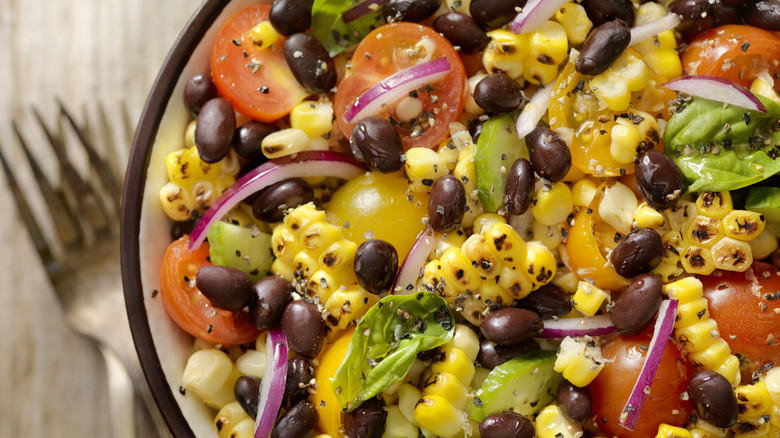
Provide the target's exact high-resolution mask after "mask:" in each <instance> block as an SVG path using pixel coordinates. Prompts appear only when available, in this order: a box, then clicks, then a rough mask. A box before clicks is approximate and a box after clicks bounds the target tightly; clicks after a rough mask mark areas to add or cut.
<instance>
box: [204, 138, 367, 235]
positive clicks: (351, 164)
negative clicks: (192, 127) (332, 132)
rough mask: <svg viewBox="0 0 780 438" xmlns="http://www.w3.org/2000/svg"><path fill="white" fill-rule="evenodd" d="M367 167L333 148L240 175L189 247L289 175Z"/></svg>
mask: <svg viewBox="0 0 780 438" xmlns="http://www.w3.org/2000/svg"><path fill="white" fill-rule="evenodd" d="M365 171H366V170H365V169H364V168H363V167H361V166H360V165H359V164H358V163H357V162H356V161H355V160H354V159H353V158H352V157H350V156H349V155H345V154H341V153H338V152H330V151H305V152H299V153H298V154H295V155H291V156H287V157H282V158H278V159H276V160H272V161H269V162H267V163H264V164H262V165H260V166H258V167H256V168H255V169H253V170H252V171H250V172H249V173H247V174H246V175H244V176H242V177H241V178H239V180H238V181H236V182H235V184H233V185H232V186H230V187H229V188H228V189H227V190H225V191H224V192H223V193H222V195H221V196H220V197H219V198H218V199H217V200H216V201H214V204H212V206H211V207H210V208H209V210H208V211H207V212H206V214H204V215H203V217H202V218H201V219H200V221H198V224H197V225H196V226H195V229H194V230H192V234H191V235H190V250H195V249H197V248H198V247H200V244H201V243H203V240H204V239H205V238H206V232H207V231H208V229H209V225H211V223H212V222H214V221H215V220H218V219H219V218H221V217H223V216H225V214H227V212H229V211H230V210H231V209H233V207H235V206H236V205H238V203H239V202H241V201H242V200H244V199H246V198H247V197H248V196H249V195H251V194H253V193H255V192H257V191H258V190H261V189H263V188H265V187H268V186H269V185H271V184H275V183H277V182H279V181H283V180H285V179H288V178H305V177H311V176H315V177H317V176H335V177H338V178H344V179H349V178H354V177H356V176H358V175H360V174H361V173H362V172H365Z"/></svg>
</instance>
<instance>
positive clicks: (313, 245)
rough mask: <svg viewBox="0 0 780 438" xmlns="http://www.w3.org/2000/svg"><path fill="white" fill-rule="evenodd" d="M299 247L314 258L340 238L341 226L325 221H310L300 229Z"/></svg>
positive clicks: (318, 256) (317, 257)
mask: <svg viewBox="0 0 780 438" xmlns="http://www.w3.org/2000/svg"><path fill="white" fill-rule="evenodd" d="M300 236H301V237H300V242H301V247H302V248H303V250H304V251H305V252H306V254H308V255H310V256H311V257H313V258H315V259H319V258H320V256H321V255H322V253H323V252H324V251H325V250H326V249H327V248H328V247H329V246H330V245H332V244H333V243H334V242H336V241H338V240H340V239H341V228H339V227H337V226H335V225H331V224H329V223H327V222H312V223H309V224H308V225H306V226H304V227H303V228H302V229H301V234H300Z"/></svg>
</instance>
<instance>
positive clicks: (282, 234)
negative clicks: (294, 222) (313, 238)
mask: <svg viewBox="0 0 780 438" xmlns="http://www.w3.org/2000/svg"><path fill="white" fill-rule="evenodd" d="M271 249H272V250H273V252H274V256H276V258H277V260H283V261H285V262H286V263H288V264H289V263H292V261H293V257H295V254H297V253H298V251H300V250H301V245H300V243H298V239H296V236H295V235H293V233H292V231H290V228H289V227H288V226H286V225H284V224H282V225H278V226H277V227H276V228H274V232H273V233H272V234H271Z"/></svg>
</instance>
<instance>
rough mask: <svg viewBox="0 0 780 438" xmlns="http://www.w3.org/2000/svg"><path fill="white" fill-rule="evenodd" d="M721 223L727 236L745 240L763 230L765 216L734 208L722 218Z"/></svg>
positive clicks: (754, 236)
mask: <svg viewBox="0 0 780 438" xmlns="http://www.w3.org/2000/svg"><path fill="white" fill-rule="evenodd" d="M723 223H724V227H723V228H724V231H725V232H726V235H727V236H728V237H731V238H734V239H737V240H743V241H745V242H747V241H750V240H753V239H755V238H756V237H758V235H759V234H761V233H762V232H763V231H764V227H765V226H766V218H765V217H764V215H763V214H761V213H757V212H755V211H747V210H734V211H732V212H731V213H729V214H727V215H726V217H724V218H723Z"/></svg>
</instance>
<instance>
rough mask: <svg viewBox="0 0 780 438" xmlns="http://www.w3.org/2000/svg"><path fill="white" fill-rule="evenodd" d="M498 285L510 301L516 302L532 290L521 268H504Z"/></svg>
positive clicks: (529, 278)
mask: <svg viewBox="0 0 780 438" xmlns="http://www.w3.org/2000/svg"><path fill="white" fill-rule="evenodd" d="M486 283H488V282H487V281H486V282H485V283H483V285H484V284H486ZM498 284H499V286H501V287H502V288H503V289H504V290H505V291H507V292H508V293H509V295H510V296H511V298H512V299H517V300H519V299H522V298H525V297H527V296H528V294H530V293H531V291H532V290H533V282H532V281H531V277H530V276H529V275H528V274H527V272H526V271H525V269H524V268H522V267H515V266H504V269H503V270H502V271H501V278H499V280H498Z"/></svg>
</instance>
